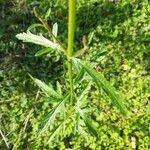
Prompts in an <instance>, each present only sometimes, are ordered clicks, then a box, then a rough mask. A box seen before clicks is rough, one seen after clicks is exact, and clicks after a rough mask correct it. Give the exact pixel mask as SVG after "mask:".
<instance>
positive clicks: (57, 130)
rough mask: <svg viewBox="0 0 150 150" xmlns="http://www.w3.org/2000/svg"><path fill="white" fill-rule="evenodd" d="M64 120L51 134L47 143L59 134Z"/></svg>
mask: <svg viewBox="0 0 150 150" xmlns="http://www.w3.org/2000/svg"><path fill="white" fill-rule="evenodd" d="M65 122H66V120H64V121H62V122H61V123H60V124H59V125H58V126H57V127H56V128H55V129H54V131H53V132H52V134H51V135H50V138H49V140H48V143H50V142H51V141H52V140H53V139H54V138H55V137H56V135H59V134H60V131H61V129H62V128H64V124H65Z"/></svg>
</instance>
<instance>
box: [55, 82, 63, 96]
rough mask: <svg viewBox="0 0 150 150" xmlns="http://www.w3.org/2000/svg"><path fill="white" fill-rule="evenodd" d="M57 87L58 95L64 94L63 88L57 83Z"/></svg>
mask: <svg viewBox="0 0 150 150" xmlns="http://www.w3.org/2000/svg"><path fill="white" fill-rule="evenodd" d="M56 85H57V93H59V94H62V86H61V84H60V83H59V82H58V81H57V83H56Z"/></svg>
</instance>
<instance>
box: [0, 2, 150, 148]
mask: <svg viewBox="0 0 150 150" xmlns="http://www.w3.org/2000/svg"><path fill="white" fill-rule="evenodd" d="M77 3H78V4H77V5H78V6H77V21H76V45H75V48H76V49H77V48H78V49H80V48H82V46H83V44H82V38H83V36H84V37H88V36H91V35H92V40H91V43H90V46H89V49H88V50H87V52H86V55H87V56H88V59H89V60H90V61H92V62H95V68H99V71H100V72H101V73H102V74H104V76H105V77H106V78H107V79H108V80H109V81H110V82H111V84H112V85H113V86H115V87H116V89H118V90H119V91H120V92H121V93H122V95H123V97H124V99H125V103H126V105H127V107H128V109H129V111H130V114H129V117H128V118H124V117H122V116H120V115H119V114H117V113H116V110H115V109H114V108H113V109H112V108H111V104H109V105H108V104H107V103H106V102H105V101H104V100H103V95H102V97H100V102H99V103H96V105H98V106H99V107H100V113H96V114H94V116H95V119H96V121H97V122H98V123H99V132H100V135H101V137H100V139H99V140H97V141H96V139H95V138H94V137H92V136H91V135H89V137H88V140H87V141H85V140H84V139H83V138H82V137H80V136H74V135H71V134H68V135H66V136H65V138H63V140H62V139H61V138H58V139H56V141H55V142H53V143H51V144H47V139H48V136H49V134H50V133H47V134H45V136H43V137H41V138H38V139H37V135H36V132H37V129H38V128H39V124H40V121H41V120H42V118H43V116H44V114H45V113H46V112H49V111H50V104H49V102H48V100H45V99H44V98H43V97H42V96H41V95H40V94H39V91H38V89H37V87H35V86H34V84H33V82H32V81H31V79H30V78H29V76H28V74H27V73H30V74H32V75H33V76H35V77H37V78H39V79H41V80H44V81H45V82H48V81H49V80H51V81H53V84H54V83H55V81H56V80H58V81H60V82H61V84H63V79H64V76H65V71H66V70H65V67H64V66H63V65H62V60H63V58H61V57H56V56H53V54H51V56H49V55H47V56H43V57H41V58H38V57H34V54H35V52H36V51H37V50H39V48H40V47H38V46H35V45H33V44H25V43H22V42H20V41H18V40H17V39H16V37H15V35H16V34H17V33H20V32H23V31H26V30H27V28H28V27H29V26H30V25H32V24H34V23H38V22H39V21H38V19H37V18H36V17H35V16H34V13H33V8H34V7H37V8H38V10H39V12H40V14H41V15H45V13H46V12H47V10H48V9H49V8H51V15H50V17H49V18H48V22H49V25H53V24H54V23H55V22H57V23H58V25H59V35H58V36H59V38H60V39H61V41H64V42H66V43H67V21H68V19H67V13H68V12H67V1H66V0H42V1H40V0H0V149H1V150H6V149H14V150H33V149H34V150H36V149H37V150H39V149H56V150H57V149H60V150H61V149H62V150H63V149H66V150H67V149H68V150H69V149H74V150H75V149H76V150H80V149H81V150H83V149H85V150H87V149H89V150H90V149H92V150H105V149H106V150H107V149H108V150H132V149H133V150H134V149H136V150H149V149H150V138H149V137H150V126H149V125H150V44H149V43H150V18H149V16H150V5H149V2H148V0H144V1H140V0H122V1H121V0H88V1H87V0H78V1H77ZM34 32H41V33H42V34H47V33H46V31H44V30H42V29H36V30H34ZM83 57H84V56H83ZM91 99H92V100H93V101H94V100H95V98H91ZM108 103H109V101H108ZM69 129H70V130H71V128H69V127H68V130H69ZM68 132H69V133H70V132H71V131H68ZM62 137H63V135H62Z"/></svg>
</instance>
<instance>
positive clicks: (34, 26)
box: [27, 23, 44, 31]
mask: <svg viewBox="0 0 150 150" xmlns="http://www.w3.org/2000/svg"><path fill="white" fill-rule="evenodd" d="M36 27H44V25H42V24H40V23H39V24H32V25H31V26H29V27H28V29H27V31H29V30H32V29H34V28H36Z"/></svg>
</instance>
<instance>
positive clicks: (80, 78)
mask: <svg viewBox="0 0 150 150" xmlns="http://www.w3.org/2000/svg"><path fill="white" fill-rule="evenodd" d="M84 74H85V70H84V68H81V70H80V71H79V73H78V74H77V76H76V78H75V80H74V83H75V84H78V83H79V82H81V80H82V79H83V76H84Z"/></svg>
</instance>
